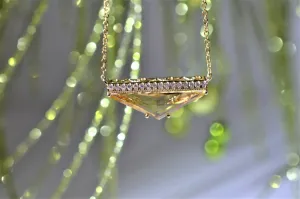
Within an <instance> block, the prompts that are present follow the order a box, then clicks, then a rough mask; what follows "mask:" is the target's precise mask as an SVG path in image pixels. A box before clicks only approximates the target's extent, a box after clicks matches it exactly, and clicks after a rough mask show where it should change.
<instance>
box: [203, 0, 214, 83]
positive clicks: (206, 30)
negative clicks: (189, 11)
mask: <svg viewBox="0 0 300 199" xmlns="http://www.w3.org/2000/svg"><path fill="white" fill-rule="evenodd" d="M202 8H203V10H202V15H203V25H204V37H205V38H204V45H205V47H204V49H205V58H206V66H207V75H206V78H207V81H210V80H211V79H212V70H211V57H210V40H209V28H208V11H207V2H206V0H202Z"/></svg>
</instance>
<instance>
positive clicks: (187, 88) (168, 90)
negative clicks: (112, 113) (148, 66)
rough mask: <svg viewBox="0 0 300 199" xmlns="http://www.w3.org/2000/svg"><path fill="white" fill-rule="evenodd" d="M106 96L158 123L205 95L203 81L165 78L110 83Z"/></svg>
mask: <svg viewBox="0 0 300 199" xmlns="http://www.w3.org/2000/svg"><path fill="white" fill-rule="evenodd" d="M107 89H108V94H109V96H110V97H111V98H112V99H114V100H116V101H118V102H120V103H122V104H124V105H126V106H130V107H132V108H133V109H135V110H137V111H140V112H142V113H144V114H145V115H150V116H152V117H154V118H156V119H158V120H160V119H162V118H164V117H166V116H168V115H169V114H171V113H172V112H174V111H176V110H178V109H180V108H181V107H183V106H185V105H187V104H189V103H191V102H194V101H196V100H198V99H199V98H201V97H203V96H204V95H205V94H206V92H207V91H206V82H205V79H204V78H201V79H200V80H198V79H197V78H196V79H195V78H177V79H174V78H172V79H171V80H170V79H169V78H165V79H144V80H143V81H141V80H139V81H138V80H123V81H114V82H113V81H111V82H110V83H108V84H107Z"/></svg>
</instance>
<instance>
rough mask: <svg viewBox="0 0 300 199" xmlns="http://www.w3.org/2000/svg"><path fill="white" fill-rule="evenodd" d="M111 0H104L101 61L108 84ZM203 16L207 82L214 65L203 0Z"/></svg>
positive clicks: (104, 79)
mask: <svg viewBox="0 0 300 199" xmlns="http://www.w3.org/2000/svg"><path fill="white" fill-rule="evenodd" d="M109 1H110V0H103V8H104V21H103V39H102V59H101V80H102V81H103V82H106V80H107V78H106V66H107V45H108V23H109V22H108V18H109V11H110V5H109ZM202 9H203V10H202V15H203V25H204V46H205V47H204V49H205V59H206V66H207V75H206V79H207V81H210V80H211V79H212V64H211V57H210V40H209V28H208V10H207V1H206V0H202Z"/></svg>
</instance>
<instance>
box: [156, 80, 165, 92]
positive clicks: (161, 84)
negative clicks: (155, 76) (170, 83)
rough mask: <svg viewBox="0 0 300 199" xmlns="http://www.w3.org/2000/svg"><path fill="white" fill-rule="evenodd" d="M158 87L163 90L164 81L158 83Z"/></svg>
mask: <svg viewBox="0 0 300 199" xmlns="http://www.w3.org/2000/svg"><path fill="white" fill-rule="evenodd" d="M157 88H158V90H163V89H164V83H163V82H159V83H158V84H157Z"/></svg>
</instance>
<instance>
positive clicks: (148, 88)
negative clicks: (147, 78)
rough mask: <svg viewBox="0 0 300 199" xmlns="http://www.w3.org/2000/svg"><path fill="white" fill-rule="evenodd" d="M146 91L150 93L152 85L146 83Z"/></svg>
mask: <svg viewBox="0 0 300 199" xmlns="http://www.w3.org/2000/svg"><path fill="white" fill-rule="evenodd" d="M146 90H147V91H152V84H151V83H150V82H148V83H146Z"/></svg>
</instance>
